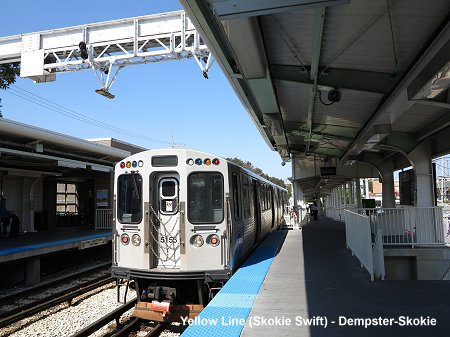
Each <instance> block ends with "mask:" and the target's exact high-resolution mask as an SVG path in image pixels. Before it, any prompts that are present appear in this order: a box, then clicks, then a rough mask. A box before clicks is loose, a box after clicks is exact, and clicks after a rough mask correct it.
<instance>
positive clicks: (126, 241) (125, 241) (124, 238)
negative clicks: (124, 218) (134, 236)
mask: <svg viewBox="0 0 450 337" xmlns="http://www.w3.org/2000/svg"><path fill="white" fill-rule="evenodd" d="M120 241H121V242H122V243H123V244H124V245H128V244H129V243H130V237H129V236H128V234H125V233H124V234H122V235H121V236H120Z"/></svg>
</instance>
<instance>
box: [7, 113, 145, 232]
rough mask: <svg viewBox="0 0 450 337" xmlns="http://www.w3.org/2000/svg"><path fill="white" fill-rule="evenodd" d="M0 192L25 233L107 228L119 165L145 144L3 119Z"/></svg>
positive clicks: (21, 230)
mask: <svg viewBox="0 0 450 337" xmlns="http://www.w3.org/2000/svg"><path fill="white" fill-rule="evenodd" d="M0 133H1V136H0V196H1V197H2V198H5V199H6V207H7V209H8V210H9V211H10V212H14V213H15V214H16V215H17V216H18V217H19V220H20V232H34V231H45V230H51V229H54V228H59V227H84V228H88V229H96V228H97V229H108V228H111V227H110V223H107V221H106V220H105V219H109V218H108V217H106V218H105V216H104V215H105V214H106V215H108V213H107V212H108V211H107V210H109V209H111V205H112V180H111V179H112V171H113V168H114V164H115V163H116V162H117V161H119V160H120V159H122V158H125V157H127V156H129V155H130V154H132V153H136V152H140V151H143V150H145V149H144V148H141V147H138V146H135V145H131V144H128V143H124V142H122V141H119V140H117V139H112V138H101V139H93V140H84V139H79V138H75V137H71V136H67V135H63V134H60V133H57V132H53V131H49V130H45V129H41V128H37V127H34V126H30V125H25V124H22V123H18V122H15V121H12V120H8V119H4V118H1V119H0Z"/></svg>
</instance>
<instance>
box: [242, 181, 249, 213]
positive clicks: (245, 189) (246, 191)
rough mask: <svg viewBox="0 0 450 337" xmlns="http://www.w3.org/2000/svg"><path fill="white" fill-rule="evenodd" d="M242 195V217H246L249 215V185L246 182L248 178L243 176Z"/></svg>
mask: <svg viewBox="0 0 450 337" xmlns="http://www.w3.org/2000/svg"><path fill="white" fill-rule="evenodd" d="M242 191H243V197H244V218H246V219H248V218H250V217H251V212H250V186H249V184H248V178H247V177H246V176H244V177H243V190H242Z"/></svg>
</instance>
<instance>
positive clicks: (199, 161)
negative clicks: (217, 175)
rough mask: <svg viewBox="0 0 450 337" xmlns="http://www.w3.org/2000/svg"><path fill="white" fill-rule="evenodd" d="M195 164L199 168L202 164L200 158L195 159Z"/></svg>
mask: <svg viewBox="0 0 450 337" xmlns="http://www.w3.org/2000/svg"><path fill="white" fill-rule="evenodd" d="M195 163H196V164H197V165H199V166H200V165H201V164H203V160H202V159H201V158H197V159H195Z"/></svg>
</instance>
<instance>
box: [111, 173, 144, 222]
mask: <svg viewBox="0 0 450 337" xmlns="http://www.w3.org/2000/svg"><path fill="white" fill-rule="evenodd" d="M117 218H118V220H119V222H121V223H139V222H141V221H142V177H141V175H140V174H135V173H133V174H123V175H120V176H119V178H118V179H117Z"/></svg>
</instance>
